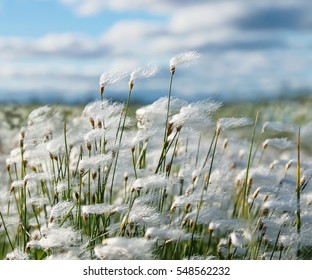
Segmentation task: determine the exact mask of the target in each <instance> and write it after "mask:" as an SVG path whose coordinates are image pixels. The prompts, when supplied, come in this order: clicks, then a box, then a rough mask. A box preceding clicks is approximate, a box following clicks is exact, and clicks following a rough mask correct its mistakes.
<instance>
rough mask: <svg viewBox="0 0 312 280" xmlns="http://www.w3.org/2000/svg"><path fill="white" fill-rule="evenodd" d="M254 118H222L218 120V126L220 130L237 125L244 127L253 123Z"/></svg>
mask: <svg viewBox="0 0 312 280" xmlns="http://www.w3.org/2000/svg"><path fill="white" fill-rule="evenodd" d="M251 124H252V120H251V119H249V118H246V117H240V118H220V119H218V121H217V128H218V129H220V130H226V129H231V128H236V127H242V126H247V125H251Z"/></svg>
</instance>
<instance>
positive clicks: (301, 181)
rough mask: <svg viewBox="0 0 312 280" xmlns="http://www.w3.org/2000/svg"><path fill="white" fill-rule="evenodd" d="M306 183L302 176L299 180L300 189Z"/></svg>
mask: <svg viewBox="0 0 312 280" xmlns="http://www.w3.org/2000/svg"><path fill="white" fill-rule="evenodd" d="M305 182H306V177H305V176H304V175H303V176H302V177H301V179H300V187H302V186H303V185H304V184H305Z"/></svg>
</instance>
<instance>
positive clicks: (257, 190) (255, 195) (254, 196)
mask: <svg viewBox="0 0 312 280" xmlns="http://www.w3.org/2000/svg"><path fill="white" fill-rule="evenodd" d="M259 192H260V188H257V189H256V190H255V192H254V193H253V195H252V197H253V199H256V198H257V196H258V194H259Z"/></svg>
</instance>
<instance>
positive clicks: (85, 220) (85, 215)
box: [82, 213, 88, 222]
mask: <svg viewBox="0 0 312 280" xmlns="http://www.w3.org/2000/svg"><path fill="white" fill-rule="evenodd" d="M82 219H83V221H84V222H87V221H88V214H86V213H83V214H82Z"/></svg>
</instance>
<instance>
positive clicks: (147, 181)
mask: <svg viewBox="0 0 312 280" xmlns="http://www.w3.org/2000/svg"><path fill="white" fill-rule="evenodd" d="M168 184H169V181H168V179H167V178H165V177H164V176H163V175H151V176H147V177H143V178H138V179H136V180H135V181H134V183H133V185H132V189H133V190H142V189H143V190H155V189H160V188H165V187H167V186H168Z"/></svg>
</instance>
